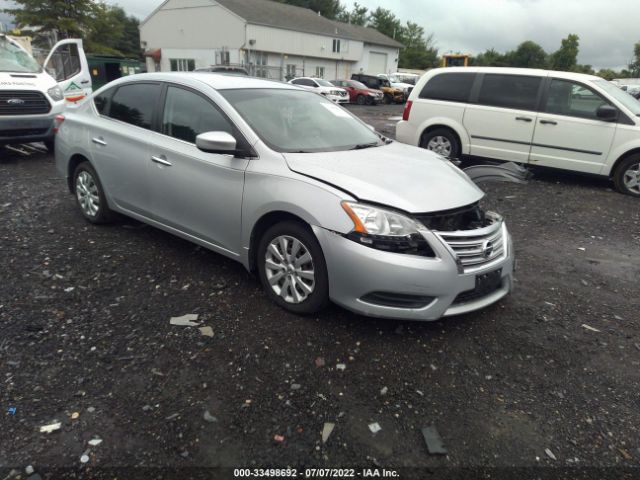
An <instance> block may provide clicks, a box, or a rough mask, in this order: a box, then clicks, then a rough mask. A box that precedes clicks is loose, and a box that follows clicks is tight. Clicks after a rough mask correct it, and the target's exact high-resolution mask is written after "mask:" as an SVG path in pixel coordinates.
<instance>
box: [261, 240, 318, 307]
mask: <svg viewBox="0 0 640 480" xmlns="http://www.w3.org/2000/svg"><path fill="white" fill-rule="evenodd" d="M265 270H266V274H267V280H269V284H270V285H271V288H272V290H273V291H274V292H275V294H276V295H278V296H280V297H281V298H282V299H283V300H284V301H285V302H287V303H302V302H304V301H305V300H306V299H307V297H308V296H309V295H310V294H311V293H313V288H314V286H315V272H314V268H313V258H312V257H311V254H310V253H309V249H308V248H307V247H306V246H305V245H304V244H303V243H302V242H301V241H300V240H298V239H297V238H293V237H291V236H289V235H280V236H279V237H276V238H274V239H273V240H272V241H271V242H270V243H269V247H268V248H267V252H266V254H265Z"/></svg>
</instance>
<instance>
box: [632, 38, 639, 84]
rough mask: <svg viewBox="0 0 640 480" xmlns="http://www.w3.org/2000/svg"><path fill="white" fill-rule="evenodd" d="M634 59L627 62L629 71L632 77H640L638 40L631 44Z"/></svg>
mask: <svg viewBox="0 0 640 480" xmlns="http://www.w3.org/2000/svg"><path fill="white" fill-rule="evenodd" d="M633 57H634V60H633V62H631V63H630V64H629V71H630V72H631V76H632V77H640V42H638V43H636V44H635V45H634V46H633Z"/></svg>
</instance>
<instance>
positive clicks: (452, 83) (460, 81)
mask: <svg viewBox="0 0 640 480" xmlns="http://www.w3.org/2000/svg"><path fill="white" fill-rule="evenodd" d="M475 78H476V74H475V73H441V74H439V75H436V76H435V77H433V78H431V79H430V80H429V81H428V82H427V84H426V85H425V86H424V87H423V88H422V91H421V92H420V98H428V99H431V100H447V101H449V102H467V101H469V95H470V93H471V87H472V86H473V81H474V80H475Z"/></svg>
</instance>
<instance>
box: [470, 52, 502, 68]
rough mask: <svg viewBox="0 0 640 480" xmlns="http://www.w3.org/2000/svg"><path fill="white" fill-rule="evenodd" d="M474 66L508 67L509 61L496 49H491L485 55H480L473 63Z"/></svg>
mask: <svg viewBox="0 0 640 480" xmlns="http://www.w3.org/2000/svg"><path fill="white" fill-rule="evenodd" d="M472 64H473V65H477V66H479V67H507V66H509V65H508V63H507V59H506V58H505V56H504V55H503V54H501V53H500V52H497V51H496V50H495V49H494V48H489V49H488V50H486V51H485V52H484V53H481V54H479V55H478V56H477V57H475V58H474V59H473V61H472Z"/></svg>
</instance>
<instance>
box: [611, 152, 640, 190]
mask: <svg viewBox="0 0 640 480" xmlns="http://www.w3.org/2000/svg"><path fill="white" fill-rule="evenodd" d="M613 183H614V185H615V187H616V190H617V191H619V192H620V193H624V194H626V195H632V196H634V197H640V155H631V156H630V157H629V158H625V159H624V160H623V161H622V162H621V163H620V165H618V166H617V167H616V170H615V172H614V174H613Z"/></svg>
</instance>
